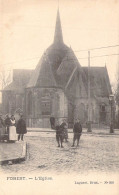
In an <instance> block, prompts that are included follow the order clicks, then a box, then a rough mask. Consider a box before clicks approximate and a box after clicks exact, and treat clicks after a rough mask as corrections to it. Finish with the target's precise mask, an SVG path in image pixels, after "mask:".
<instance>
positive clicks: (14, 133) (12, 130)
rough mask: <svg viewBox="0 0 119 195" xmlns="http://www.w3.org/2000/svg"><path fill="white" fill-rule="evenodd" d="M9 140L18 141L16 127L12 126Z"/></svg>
mask: <svg viewBox="0 0 119 195" xmlns="http://www.w3.org/2000/svg"><path fill="white" fill-rule="evenodd" d="M9 140H13V141H15V140H17V134H16V127H15V126H10V127H9Z"/></svg>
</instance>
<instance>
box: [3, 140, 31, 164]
mask: <svg viewBox="0 0 119 195" xmlns="http://www.w3.org/2000/svg"><path fill="white" fill-rule="evenodd" d="M26 157H27V143H26V142H25V143H24V144H23V149H22V154H21V156H20V157H17V158H11V159H6V160H1V161H0V165H12V164H17V163H20V162H22V161H25V160H26Z"/></svg>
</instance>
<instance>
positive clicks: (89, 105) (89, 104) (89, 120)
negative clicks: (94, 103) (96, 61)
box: [87, 51, 92, 132]
mask: <svg viewBox="0 0 119 195" xmlns="http://www.w3.org/2000/svg"><path fill="white" fill-rule="evenodd" d="M87 132H92V129H91V101H90V51H88V130H87Z"/></svg>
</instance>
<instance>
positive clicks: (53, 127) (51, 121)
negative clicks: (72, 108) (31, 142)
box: [50, 116, 55, 129]
mask: <svg viewBox="0 0 119 195" xmlns="http://www.w3.org/2000/svg"><path fill="white" fill-rule="evenodd" d="M50 125H51V129H55V117H54V116H51V117H50Z"/></svg>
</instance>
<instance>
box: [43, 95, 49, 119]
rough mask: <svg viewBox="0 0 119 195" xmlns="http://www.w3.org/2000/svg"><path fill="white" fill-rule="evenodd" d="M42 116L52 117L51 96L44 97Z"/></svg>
mask: <svg viewBox="0 0 119 195" xmlns="http://www.w3.org/2000/svg"><path fill="white" fill-rule="evenodd" d="M41 106H42V115H50V114H51V100H50V97H49V96H47V95H46V96H44V97H42V102H41Z"/></svg>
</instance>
